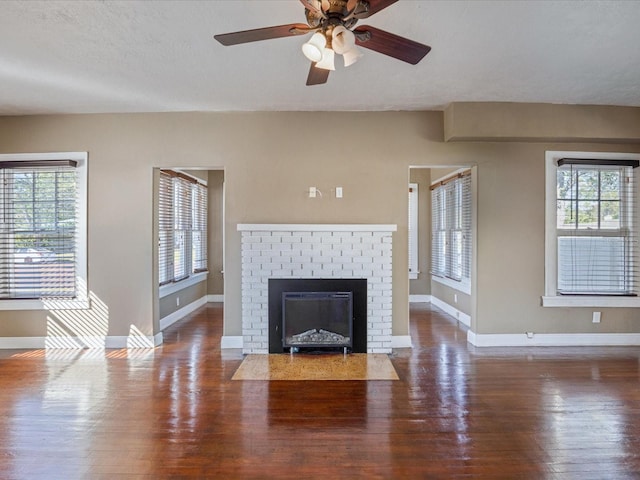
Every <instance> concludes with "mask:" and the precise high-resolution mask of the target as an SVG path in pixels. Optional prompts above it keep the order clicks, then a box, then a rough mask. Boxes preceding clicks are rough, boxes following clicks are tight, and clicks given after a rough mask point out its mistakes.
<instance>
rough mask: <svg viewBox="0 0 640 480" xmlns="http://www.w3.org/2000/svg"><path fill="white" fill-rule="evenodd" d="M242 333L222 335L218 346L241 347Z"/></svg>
mask: <svg viewBox="0 0 640 480" xmlns="http://www.w3.org/2000/svg"><path fill="white" fill-rule="evenodd" d="M242 343H243V342H242V335H237V336H235V335H223V336H222V339H221V340H220V348H242Z"/></svg>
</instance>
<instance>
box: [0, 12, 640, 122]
mask: <svg viewBox="0 0 640 480" xmlns="http://www.w3.org/2000/svg"><path fill="white" fill-rule="evenodd" d="M296 22H302V23H304V8H303V7H302V5H301V4H300V2H299V1H297V0H281V1H269V0H254V1H245V0H231V1H220V0H214V1H153V0H145V1H135V0H130V1H108V0H107V1H76V0H72V1H52V0H49V1H42V2H41V1H24V0H23V1H9V0H4V1H0V115H22V114H37V113H95V112H162V111H262V110H292V111H297V110H425V109H442V108H443V107H445V106H446V105H447V104H449V103H451V102H456V101H511V102H548V103H568V104H606V105H629V106H640V1H614V0H607V1H553V0H547V1H538V0H535V1H527V0H520V1H480V0H478V1H412V0H400V1H399V2H398V3H396V4H394V5H391V6H390V7H388V8H386V9H385V10H383V11H381V12H379V13H377V14H375V15H374V16H372V17H370V18H369V19H366V20H364V21H362V20H361V21H360V22H359V25H360V24H369V25H372V26H375V27H378V28H381V29H384V30H387V31H390V32H393V33H396V34H398V35H401V36H403V37H407V38H411V39H413V40H416V41H418V42H421V43H425V44H427V45H430V46H431V47H432V48H433V50H432V51H431V53H429V54H428V55H427V56H426V57H425V58H424V60H423V61H422V62H421V63H419V64H418V65H417V66H413V65H409V64H405V63H403V62H400V61H398V60H395V59H393V58H389V57H386V56H384V55H381V54H379V53H376V52H374V51H371V50H364V53H365V56H364V57H363V58H362V59H361V60H360V61H359V62H358V63H356V64H355V65H353V66H352V67H349V68H348V69H345V68H341V66H338V68H337V70H336V71H335V72H332V73H331V76H330V78H329V82H328V83H327V84H326V85H319V86H313V87H307V86H305V81H306V76H307V72H308V69H309V63H308V61H307V60H306V59H305V57H304V56H303V55H302V53H301V50H300V46H301V44H302V43H303V42H304V41H305V38H306V37H302V38H301V37H290V38H281V39H275V40H267V41H263V42H256V43H249V44H244V45H236V46H232V47H223V46H222V45H220V44H219V43H218V42H216V41H215V40H214V39H213V35H214V34H217V33H226V32H231V31H236V30H246V29H252V28H259V27H264V26H272V25H280V24H287V23H296Z"/></svg>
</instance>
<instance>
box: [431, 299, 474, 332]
mask: <svg viewBox="0 0 640 480" xmlns="http://www.w3.org/2000/svg"><path fill="white" fill-rule="evenodd" d="M431 305H433V306H435V307H438V308H439V309H440V310H443V311H444V312H445V313H447V314H449V315H451V316H452V317H453V318H455V319H456V320H458V321H459V322H460V323H462V324H463V325H466V326H467V327H471V317H470V316H469V315H467V314H466V313H464V312H461V311H460V310H458V309H457V308H455V307H452V306H451V305H449V304H448V303H446V302H443V301H442V300H440V299H439V298H437V297H433V296H432V297H431Z"/></svg>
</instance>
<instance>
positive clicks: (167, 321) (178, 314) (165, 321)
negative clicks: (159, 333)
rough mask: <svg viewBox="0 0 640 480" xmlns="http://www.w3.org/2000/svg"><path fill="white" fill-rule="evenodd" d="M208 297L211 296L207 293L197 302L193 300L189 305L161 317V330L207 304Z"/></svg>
mask: <svg viewBox="0 0 640 480" xmlns="http://www.w3.org/2000/svg"><path fill="white" fill-rule="evenodd" d="M208 298H209V297H208V296H207V295H205V296H204V297H201V298H199V299H198V300H196V301H195V302H191V303H190V304H189V305H185V306H184V307H182V308H181V309H179V310H176V311H175V312H173V313H171V314H169V315H167V316H166V317H164V318H161V319H160V330H165V329H166V328H168V327H170V326H171V325H173V324H174V323H176V322H177V321H178V320H182V319H183V318H184V317H186V316H187V315H189V314H190V313H191V312H193V311H194V310H196V309H198V308H200V307H201V306H203V305H205V304H206V303H207V300H208Z"/></svg>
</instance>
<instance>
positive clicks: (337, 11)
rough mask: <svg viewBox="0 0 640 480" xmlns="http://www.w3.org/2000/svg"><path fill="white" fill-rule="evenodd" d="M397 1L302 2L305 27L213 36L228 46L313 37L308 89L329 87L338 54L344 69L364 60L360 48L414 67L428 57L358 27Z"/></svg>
mask: <svg viewBox="0 0 640 480" xmlns="http://www.w3.org/2000/svg"><path fill="white" fill-rule="evenodd" d="M397 1H398V0H300V2H301V3H302V5H304V9H305V10H304V12H305V16H306V19H307V24H306V25H305V24H304V23H291V24H288V25H278V26H274V27H265V28H256V29H254V30H243V31H240V32H232V33H223V34H220V35H214V38H215V39H216V40H218V41H219V42H220V43H221V44H223V45H226V46H229V45H238V44H241V43H249V42H257V41H259V40H269V39H271V38H281V37H289V36H297V35H306V34H308V33H313V35H312V36H311V38H310V39H309V41H307V42H306V43H305V44H303V45H302V51H303V53H304V54H305V56H306V57H307V58H308V59H309V60H311V68H310V70H309V75H308V77H307V85H319V84H323V83H326V82H327V80H328V78H329V72H330V71H331V70H335V54H336V53H337V54H338V55H342V56H343V60H344V65H345V67H348V66H349V65H352V64H353V63H355V62H356V61H357V60H358V58H360V57H361V56H362V53H361V52H360V50H358V48H357V47H363V48H368V49H370V50H374V51H376V52H379V53H382V54H384V55H388V56H390V57H393V58H397V59H398V60H402V61H403V62H407V63H410V64H412V65H415V64H417V63H418V62H419V61H420V60H422V58H423V57H424V56H425V55H426V54H427V53H429V51H430V50H431V47H429V46H428V45H423V44H421V43H418V42H414V41H413V40H409V39H407V38H403V37H400V36H398V35H395V34H393V33H389V32H385V31H384V30H380V29H378V28H374V27H370V26H367V25H361V26H358V27H355V25H356V23H357V22H358V20H360V19H363V18H368V17H370V16H372V15H373V14H375V13H378V12H379V11H380V10H382V9H384V8H386V7H388V6H389V5H392V4H394V3H396V2H397ZM354 27H355V28H354Z"/></svg>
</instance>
